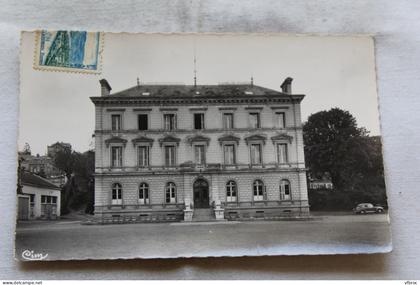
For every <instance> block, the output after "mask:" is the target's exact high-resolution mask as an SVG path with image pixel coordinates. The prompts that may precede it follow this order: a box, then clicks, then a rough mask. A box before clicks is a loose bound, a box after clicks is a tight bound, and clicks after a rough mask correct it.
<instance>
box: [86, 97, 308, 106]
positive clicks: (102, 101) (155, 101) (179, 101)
mask: <svg viewBox="0 0 420 285" xmlns="http://www.w3.org/2000/svg"><path fill="white" fill-rule="evenodd" d="M304 97H305V95H290V96H279V95H264V96H263V95H260V96H253V97H250V96H247V97H241V96H235V98H232V97H227V96H223V97H216V98H206V97H200V98H198V97H192V98H191V97H184V98H182V97H179V98H168V97H164V98H163V97H159V98H141V97H112V96H109V97H106V96H104V97H91V98H90V99H91V100H92V102H93V103H94V104H95V105H98V106H118V105H125V106H126V105H144V106H159V105H163V104H165V105H168V104H169V105H178V106H179V105H181V106H182V105H220V104H227V105H232V104H260V105H261V104H263V105H266V104H270V103H271V104H272V103H274V104H276V103H299V102H301V101H302V99H303V98H304Z"/></svg>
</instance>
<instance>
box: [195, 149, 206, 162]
mask: <svg viewBox="0 0 420 285" xmlns="http://www.w3.org/2000/svg"><path fill="white" fill-rule="evenodd" d="M204 151H205V149H204V145H196V146H194V153H195V163H196V164H198V165H203V164H205V163H206V155H205V152H204Z"/></svg>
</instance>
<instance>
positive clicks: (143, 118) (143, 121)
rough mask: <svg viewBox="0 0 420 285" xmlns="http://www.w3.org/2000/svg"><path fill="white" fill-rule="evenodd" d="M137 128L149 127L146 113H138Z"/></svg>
mask: <svg viewBox="0 0 420 285" xmlns="http://www.w3.org/2000/svg"><path fill="white" fill-rule="evenodd" d="M138 123H139V130H140V131H146V130H147V129H148V127H149V124H148V116H147V114H139V115H138Z"/></svg>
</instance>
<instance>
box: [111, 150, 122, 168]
mask: <svg viewBox="0 0 420 285" xmlns="http://www.w3.org/2000/svg"><path fill="white" fill-rule="evenodd" d="M111 166H112V167H121V166H122V146H112V147H111Z"/></svg>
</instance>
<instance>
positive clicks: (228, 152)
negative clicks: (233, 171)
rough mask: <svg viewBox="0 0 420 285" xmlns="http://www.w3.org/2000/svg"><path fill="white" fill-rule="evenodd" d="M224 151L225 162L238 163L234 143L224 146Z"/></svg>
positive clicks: (228, 163)
mask: <svg viewBox="0 0 420 285" xmlns="http://www.w3.org/2000/svg"><path fill="white" fill-rule="evenodd" d="M223 152H224V160H225V164H227V165H232V164H236V160H235V145H234V144H225V145H224V146H223Z"/></svg>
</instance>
